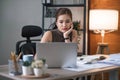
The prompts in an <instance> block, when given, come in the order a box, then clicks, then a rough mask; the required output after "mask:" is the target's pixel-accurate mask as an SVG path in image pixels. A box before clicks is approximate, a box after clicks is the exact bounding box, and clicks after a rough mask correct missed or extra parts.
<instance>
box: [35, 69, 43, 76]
mask: <svg viewBox="0 0 120 80" xmlns="http://www.w3.org/2000/svg"><path fill="white" fill-rule="evenodd" d="M33 71H34V75H35V76H36V77H40V76H42V74H43V70H42V69H40V68H34V69H33Z"/></svg>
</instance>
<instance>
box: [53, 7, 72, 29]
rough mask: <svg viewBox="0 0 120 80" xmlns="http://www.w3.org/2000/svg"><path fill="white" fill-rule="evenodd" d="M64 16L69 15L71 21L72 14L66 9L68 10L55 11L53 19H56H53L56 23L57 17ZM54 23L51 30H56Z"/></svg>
mask: <svg viewBox="0 0 120 80" xmlns="http://www.w3.org/2000/svg"><path fill="white" fill-rule="evenodd" d="M64 14H67V15H69V16H70V18H71V20H72V12H71V10H70V9H68V8H59V9H58V10H57V11H56V15H55V18H56V19H55V22H56V21H57V19H58V17H59V16H60V15H64ZM55 22H54V23H53V24H52V25H54V27H53V29H56V28H57V26H56V24H55Z"/></svg>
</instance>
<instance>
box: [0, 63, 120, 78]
mask: <svg viewBox="0 0 120 80" xmlns="http://www.w3.org/2000/svg"><path fill="white" fill-rule="evenodd" d="M91 65H92V64H91ZM118 69H120V66H113V65H111V66H107V67H101V68H92V69H88V70H82V71H72V70H66V69H47V73H49V74H50V76H49V77H48V78H39V79H32V80H56V79H57V80H64V79H71V78H75V77H82V76H86V75H91V74H96V73H101V72H111V73H113V72H114V71H118ZM112 75H113V78H112V79H113V80H118V79H114V76H116V75H115V74H112ZM0 76H2V77H6V78H10V79H15V80H28V79H27V78H24V77H22V76H21V75H19V76H11V75H9V73H8V65H0ZM112 79H110V80H112Z"/></svg>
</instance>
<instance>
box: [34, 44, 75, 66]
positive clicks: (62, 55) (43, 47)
mask: <svg viewBox="0 0 120 80" xmlns="http://www.w3.org/2000/svg"><path fill="white" fill-rule="evenodd" d="M36 53H37V54H38V57H39V58H45V59H46V63H47V64H48V67H49V68H67V67H71V68H72V67H76V62H77V43H64V42H54V43H36Z"/></svg>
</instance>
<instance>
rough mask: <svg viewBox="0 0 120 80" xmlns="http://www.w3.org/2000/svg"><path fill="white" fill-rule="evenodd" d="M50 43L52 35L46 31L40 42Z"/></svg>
mask: <svg viewBox="0 0 120 80" xmlns="http://www.w3.org/2000/svg"><path fill="white" fill-rule="evenodd" d="M51 41H52V33H51V32H50V31H47V32H45V33H44V35H43V37H42V39H41V41H40V42H41V43H45V42H51Z"/></svg>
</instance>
